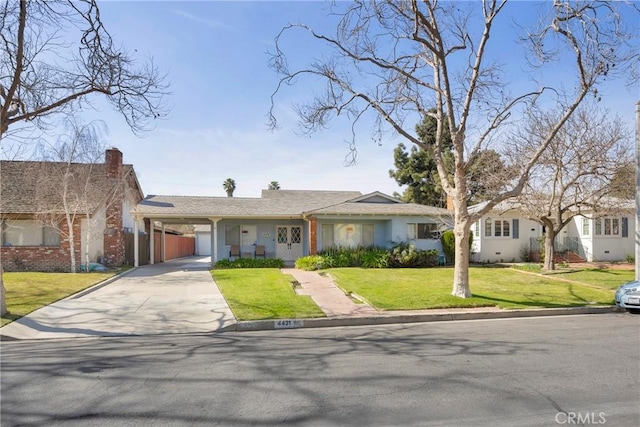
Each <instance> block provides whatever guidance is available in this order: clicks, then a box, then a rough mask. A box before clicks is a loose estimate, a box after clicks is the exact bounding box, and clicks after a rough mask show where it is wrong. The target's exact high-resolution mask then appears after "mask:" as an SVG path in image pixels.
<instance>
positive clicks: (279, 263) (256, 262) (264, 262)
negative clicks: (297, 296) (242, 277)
mask: <svg viewBox="0 0 640 427" xmlns="http://www.w3.org/2000/svg"><path fill="white" fill-rule="evenodd" d="M282 267H284V261H283V260H281V259H279V258H269V259H255V258H237V259H234V260H233V261H231V260H228V259H221V260H220V261H218V262H216V264H215V268H218V269H225V268H282Z"/></svg>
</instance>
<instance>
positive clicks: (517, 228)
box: [512, 218, 520, 239]
mask: <svg viewBox="0 0 640 427" xmlns="http://www.w3.org/2000/svg"><path fill="white" fill-rule="evenodd" d="M512 221H513V238H514V239H519V238H520V220H519V219H518V218H514V219H512Z"/></svg>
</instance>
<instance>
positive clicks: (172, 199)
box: [131, 190, 451, 263]
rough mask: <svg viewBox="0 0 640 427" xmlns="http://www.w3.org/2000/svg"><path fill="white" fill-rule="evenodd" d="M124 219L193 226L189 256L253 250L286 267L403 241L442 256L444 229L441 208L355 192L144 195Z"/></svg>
mask: <svg viewBox="0 0 640 427" xmlns="http://www.w3.org/2000/svg"><path fill="white" fill-rule="evenodd" d="M131 213H132V215H134V217H136V218H137V219H138V220H143V219H144V220H147V219H149V220H153V221H158V222H160V223H163V224H179V223H184V224H194V225H195V226H196V230H195V235H196V253H197V254H198V255H211V257H212V262H215V261H217V260H221V259H226V258H230V257H232V254H231V249H232V247H238V246H239V249H240V255H239V256H241V257H254V256H255V254H256V249H257V248H258V247H260V249H264V251H265V256H266V257H267V258H280V259H282V260H284V261H285V262H289V263H290V262H294V261H295V260H296V259H297V258H300V257H302V256H306V255H310V254H316V253H318V252H319V251H322V250H324V249H328V248H330V247H335V246H359V245H361V246H378V247H389V248H390V247H392V246H394V245H396V244H398V243H400V242H409V243H411V244H413V245H414V246H415V247H416V248H417V249H423V250H427V249H436V250H438V251H439V252H442V247H441V243H440V238H439V236H440V233H441V231H443V230H445V229H448V228H450V227H451V213H450V212H449V211H447V210H446V209H442V208H436V207H432V206H424V205H418V204H413V203H405V202H403V201H401V200H399V199H396V198H394V197H391V196H389V195H386V194H383V193H380V192H374V193H370V194H362V193H360V192H358V191H312V190H263V191H262V193H261V197H259V198H258V197H256V198H247V197H189V196H155V195H151V196H147V197H146V198H145V199H144V200H142V201H141V202H140V203H138V205H137V206H136V207H135V208H134V209H133V210H132V211H131ZM151 243H152V245H153V244H154V242H153V241H152V242H151ZM152 252H153V251H152Z"/></svg>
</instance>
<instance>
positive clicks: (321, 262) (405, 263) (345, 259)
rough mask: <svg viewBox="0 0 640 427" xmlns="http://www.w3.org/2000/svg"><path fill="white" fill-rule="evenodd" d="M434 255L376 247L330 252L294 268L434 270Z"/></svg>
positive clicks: (432, 252)
mask: <svg viewBox="0 0 640 427" xmlns="http://www.w3.org/2000/svg"><path fill="white" fill-rule="evenodd" d="M436 265H438V251H437V250H435V249H431V250H427V251H423V250H419V249H416V248H414V247H413V246H411V245H409V244H406V243H402V244H399V245H397V246H395V247H393V248H392V249H385V248H376V247H356V248H342V247H341V248H332V249H329V250H327V251H323V252H321V253H319V254H318V255H310V256H306V257H303V258H298V259H297V260H296V268H299V269H301V270H307V271H313V270H322V269H325V268H337V267H362V268H397V267H404V268H407V267H434V266H436Z"/></svg>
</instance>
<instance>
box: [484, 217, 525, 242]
mask: <svg viewBox="0 0 640 427" xmlns="http://www.w3.org/2000/svg"><path fill="white" fill-rule="evenodd" d="M515 221H516V220H514V228H515V227H516V222H515ZM518 225H519V224H518ZM514 232H515V230H514ZM518 233H519V231H518ZM484 236H485V237H510V236H511V221H510V220H506V219H497V220H492V219H491V218H487V219H485V220H484ZM516 238H517V237H516V236H515V235H514V239H516Z"/></svg>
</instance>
